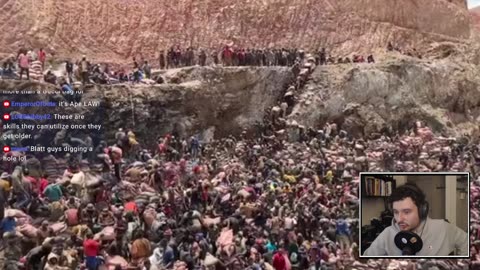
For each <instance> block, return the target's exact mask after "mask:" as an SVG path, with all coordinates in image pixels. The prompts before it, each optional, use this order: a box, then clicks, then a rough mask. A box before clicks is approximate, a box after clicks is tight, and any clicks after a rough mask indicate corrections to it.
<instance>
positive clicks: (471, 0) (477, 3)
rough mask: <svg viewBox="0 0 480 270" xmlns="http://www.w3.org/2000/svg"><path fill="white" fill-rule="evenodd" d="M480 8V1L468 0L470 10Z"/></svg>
mask: <svg viewBox="0 0 480 270" xmlns="http://www.w3.org/2000/svg"><path fill="white" fill-rule="evenodd" d="M476 6H480V0H468V8H474V7H476Z"/></svg>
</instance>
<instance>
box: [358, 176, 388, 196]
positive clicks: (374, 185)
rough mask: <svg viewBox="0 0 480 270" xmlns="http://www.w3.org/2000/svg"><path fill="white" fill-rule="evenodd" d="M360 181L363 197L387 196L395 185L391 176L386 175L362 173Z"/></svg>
mask: <svg viewBox="0 0 480 270" xmlns="http://www.w3.org/2000/svg"><path fill="white" fill-rule="evenodd" d="M361 181H362V197H365V198H387V197H388V196H390V195H391V194H392V192H393V190H394V189H395V188H396V186H397V183H396V180H395V179H394V178H393V176H388V175H365V176H363V175H362V179H361Z"/></svg>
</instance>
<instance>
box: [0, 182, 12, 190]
mask: <svg viewBox="0 0 480 270" xmlns="http://www.w3.org/2000/svg"><path fill="white" fill-rule="evenodd" d="M0 188H1V189H3V190H5V191H6V192H10V190H12V187H11V186H10V183H8V181H5V180H0Z"/></svg>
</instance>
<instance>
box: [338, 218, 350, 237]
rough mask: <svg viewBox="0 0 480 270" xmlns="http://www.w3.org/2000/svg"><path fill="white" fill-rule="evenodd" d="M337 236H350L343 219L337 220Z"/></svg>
mask: <svg viewBox="0 0 480 270" xmlns="http://www.w3.org/2000/svg"><path fill="white" fill-rule="evenodd" d="M336 233H337V235H347V236H349V235H350V229H349V228H348V224H347V222H346V221H345V220H344V219H338V220H337V231H336Z"/></svg>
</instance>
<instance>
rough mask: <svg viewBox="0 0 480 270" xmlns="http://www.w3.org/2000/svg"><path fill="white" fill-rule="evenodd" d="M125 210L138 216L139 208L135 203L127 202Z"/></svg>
mask: <svg viewBox="0 0 480 270" xmlns="http://www.w3.org/2000/svg"><path fill="white" fill-rule="evenodd" d="M123 208H124V209H125V212H134V213H135V214H138V207H137V204H136V203H135V202H133V201H132V202H127V203H126V204H125V205H124V206H123Z"/></svg>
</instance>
